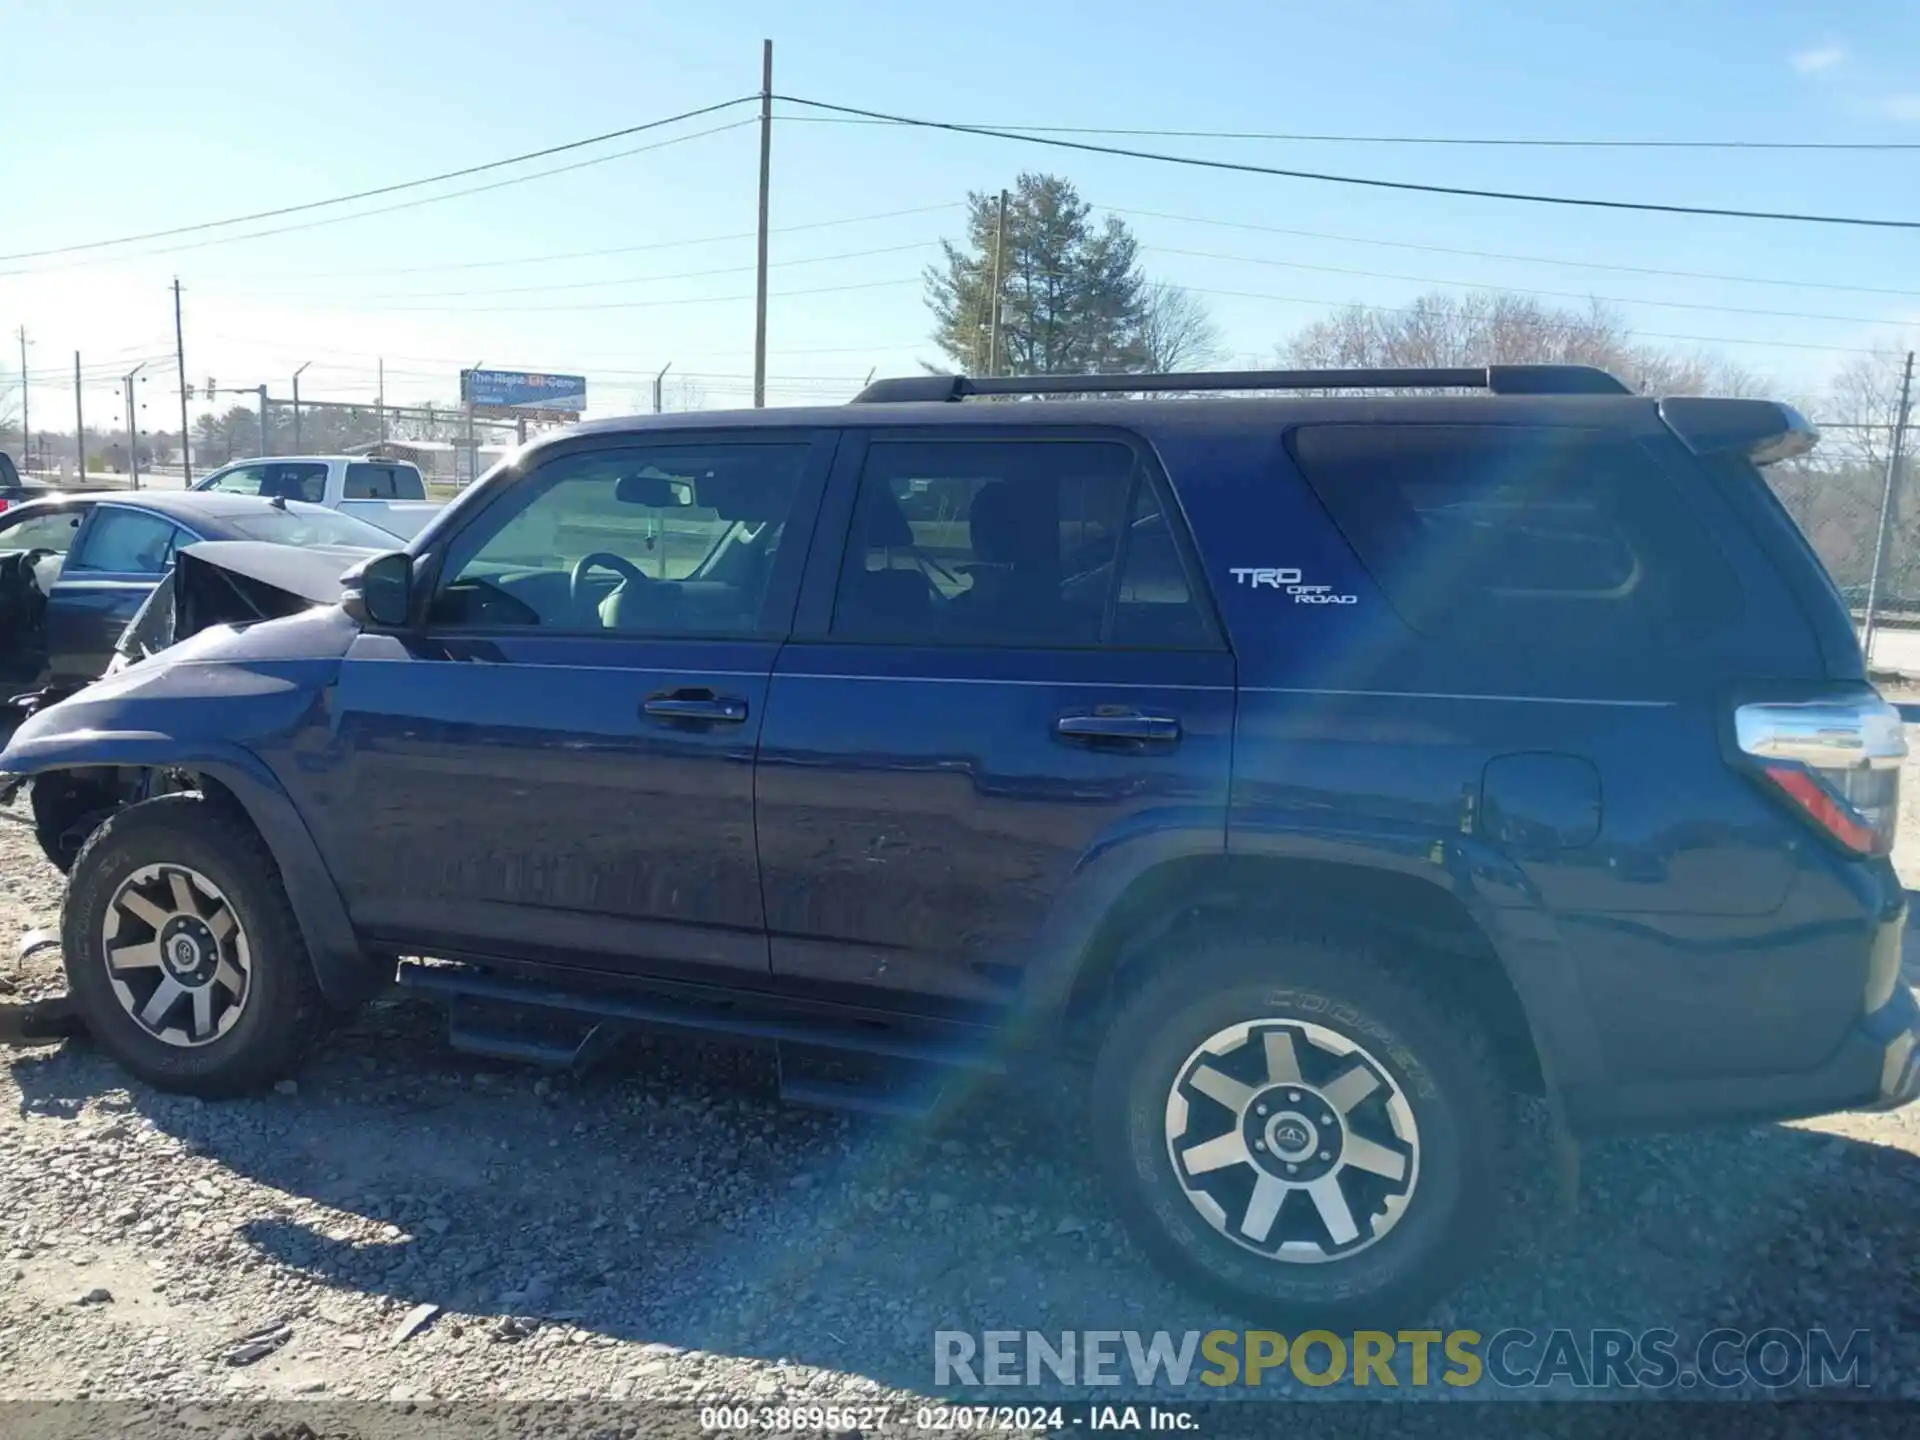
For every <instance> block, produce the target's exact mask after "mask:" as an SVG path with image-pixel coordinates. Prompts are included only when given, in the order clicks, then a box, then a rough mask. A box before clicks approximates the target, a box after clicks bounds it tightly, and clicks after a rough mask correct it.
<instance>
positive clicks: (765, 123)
mask: <svg viewBox="0 0 1920 1440" xmlns="http://www.w3.org/2000/svg"><path fill="white" fill-rule="evenodd" d="M772 178H773V41H771V40H762V41H761V42H760V249H759V254H758V258H757V259H756V260H755V262H754V286H753V408H754V409H756V410H758V409H760V408H761V407H762V406H764V405H765V404H766V403H767V190H768V187H769V184H770V182H771V181H772Z"/></svg>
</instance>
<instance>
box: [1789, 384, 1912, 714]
mask: <svg viewBox="0 0 1920 1440" xmlns="http://www.w3.org/2000/svg"><path fill="white" fill-rule="evenodd" d="M1814 423H1815V424H1816V426H1818V428H1819V430H1820V435H1821V441H1820V445H1819V446H1818V447H1817V448H1816V449H1815V450H1814V452H1813V453H1812V454H1810V455H1807V456H1804V457H1802V458H1800V459H1798V460H1791V461H1784V462H1782V463H1780V464H1777V465H1770V466H1768V467H1767V468H1766V470H1764V471H1763V472H1762V473H1763V474H1764V475H1765V476H1766V477H1767V480H1768V482H1769V483H1770V484H1771V485H1772V487H1773V493H1774V494H1775V495H1777V496H1778V497H1779V499H1780V502H1781V504H1782V505H1784V506H1785V507H1786V509H1787V513H1788V514H1790V515H1791V516H1793V518H1794V521H1795V522H1796V523H1797V524H1798V525H1799V526H1800V529H1801V532H1802V533H1803V534H1805V535H1806V537H1807V540H1808V541H1809V542H1810V543H1811V544H1812V546H1813V548H1814V551H1815V553H1816V554H1818V555H1819V557H1820V559H1821V562H1822V563H1823V564H1825V566H1826V567H1827V573H1828V574H1830V575H1831V576H1832V577H1833V581H1834V584H1836V585H1837V586H1839V587H1840V593H1841V594H1842V595H1843V596H1845V597H1846V601H1847V604H1848V606H1849V608H1850V609H1851V610H1852V611H1853V618H1854V623H1855V625H1856V626H1858V627H1859V629H1860V632H1861V634H1862V637H1863V638H1864V639H1866V640H1867V641H1868V642H1869V644H1870V656H1869V658H1870V660H1871V661H1872V662H1873V664H1874V666H1875V668H1876V669H1880V670H1884V671H1889V672H1895V673H1905V674H1909V675H1911V676H1913V677H1914V678H1915V679H1920V495H1916V494H1915V493H1914V492H1913V488H1912V485H1911V483H1910V481H1911V468H1912V467H1911V457H1910V455H1908V454H1905V453H1903V454H1902V455H1901V459H1900V462H1899V463H1898V464H1897V465H1895V464H1894V463H1893V456H1894V453H1895V444H1894V442H1895V438H1896V433H1897V431H1896V427H1895V426H1893V425H1863V424H1831V423H1829V424H1820V422H1818V421H1816V422H1814ZM1903 438H1905V439H1906V440H1907V441H1908V443H1907V444H1906V445H1903V446H1902V447H1901V449H1902V450H1903V451H1906V450H1908V449H1910V440H1911V437H1903ZM1876 557H1877V558H1878V570H1879V573H1878V575H1877V576H1876V575H1875V561H1876Z"/></svg>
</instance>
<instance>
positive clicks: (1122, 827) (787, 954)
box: [756, 431, 1234, 1003]
mask: <svg viewBox="0 0 1920 1440" xmlns="http://www.w3.org/2000/svg"><path fill="white" fill-rule="evenodd" d="M948 433H949V434H950V433H951V432H948ZM1031 435H1032V432H1031V431H1028V432H1025V435H1023V436H1022V437H1021V438H1005V439H988V438H983V439H972V438H967V439H952V438H932V437H928V438H911V437H902V438H885V437H879V438H875V439H874V440H872V441H871V442H870V443H869V444H867V445H866V446H865V447H864V453H860V451H861V448H862V447H861V446H860V445H859V443H858V442H857V441H856V440H854V439H851V438H850V439H849V441H848V442H847V444H846V445H845V446H843V454H842V460H841V463H840V465H839V466H837V467H836V476H835V482H834V492H835V496H834V501H833V502H832V503H830V505H829V507H828V509H827V511H826V513H825V515H824V516H823V519H822V522H821V527H820V528H821V535H820V537H819V539H818V540H817V541H816V544H815V547H814V548H815V554H814V561H813V566H812V567H811V568H810V570H809V574H808V577H807V583H806V590H805V592H804V593H805V598H804V599H803V601H802V618H801V622H800V626H799V627H798V628H797V630H796V636H795V640H794V641H793V643H791V644H789V645H788V646H786V647H785V649H784V650H783V651H782V652H781V655H780V659H779V662H778V664H777V665H776V667H775V671H774V675H773V683H772V687H771V693H770V694H769V696H768V701H767V721H766V727H765V729H764V731H763V732H762V737H761V749H760V768H759V772H758V776H757V782H756V783H757V790H758V811H759V832H760V859H761V866H762V875H763V879H764V887H765V891H766V902H767V923H768V927H769V931H770V934H771V947H772V961H773V967H774V970H775V972H776V973H777V974H782V975H787V976H794V977H806V978H809V979H814V980H823V981H835V982H842V983H849V984H856V985H861V986H869V987H880V988H883V989H890V990H898V991H908V992H913V993H915V994H916V995H920V996H929V995H931V996H937V997H941V998H944V999H947V1000H961V1001H976V1002H985V1003H1000V1002H1005V1001H1007V1000H1010V999H1011V998H1013V994H1014V991H1015V989H1016V987H1017V985H1018V982H1019V981H1020V980H1021V979H1022V977H1023V975H1024V974H1025V970H1026V967H1027V966H1028V965H1030V964H1032V963H1033V962H1034V961H1035V959H1036V958H1037V956H1036V952H1035V940H1036V937H1037V936H1038V934H1039V932H1040V930H1041V927H1042V925H1043V923H1044V922H1045V921H1046V919H1047V917H1048V915H1049V912H1050V911H1051V910H1052V909H1053V907H1054V906H1055V905H1056V904H1057V903H1059V902H1060V901H1061V899H1062V897H1063V896H1064V895H1065V894H1066V892H1067V891H1068V889H1069V887H1070V886H1072V885H1073V884H1074V883H1075V877H1076V875H1077V874H1081V873H1084V872H1085V871H1086V869H1087V867H1088V866H1089V864H1090V863H1097V861H1098V859H1099V857H1101V856H1103V855H1107V854H1110V853H1112V852H1115V851H1117V850H1121V849H1125V848H1126V847H1128V846H1131V845H1133V844H1135V842H1144V843H1145V844H1146V845H1149V846H1153V845H1173V846H1174V847H1175V848H1184V849H1185V850H1186V851H1187V852H1188V853H1191V851H1192V850H1195V849H1197V850H1200V851H1204V852H1220V851H1222V850H1224V847H1225V835H1226V796H1227V782H1228V775H1229V769H1230V755H1231V743H1232V732H1233V707H1234V692H1233V684H1234V674H1233V659H1232V656H1231V655H1230V654H1229V653H1228V651H1227V650H1226V648H1225V646H1224V645H1223V644H1222V643H1221V641H1220V638H1219V632H1218V629H1217V628H1216V625H1215V623H1214V618H1213V616H1212V615H1211V613H1210V608H1209V606H1208V605H1207V604H1206V602H1205V601H1204V600H1203V599H1202V596H1201V591H1200V589H1199V587H1198V585H1197V583H1196V582H1195V580H1194V572H1193V570H1192V567H1191V565H1190V563H1189V555H1188V552H1187V549H1186V546H1185V543H1184V537H1183V535H1182V533H1181V531H1180V528H1179V523H1178V520H1177V516H1176V514H1175V512H1174V511H1173V509H1172V507H1171V503H1170V500H1169V498H1168V496H1167V494H1166V492H1165V490H1164V488H1163V485H1162V483H1161V481H1160V479H1159V478H1158V476H1157V474H1156V473H1155V470H1154V467H1153V466H1152V464H1151V462H1150V460H1149V459H1148V458H1147V457H1146V456H1145V454H1144V453H1143V452H1142V451H1141V450H1140V449H1139V448H1138V447H1136V446H1135V445H1134V444H1133V443H1131V442H1130V441H1129V440H1127V439H1125V438H1116V437H1111V436H1089V437H1082V438H1070V439H1069V438H1049V439H1034V438H1026V437H1027V436H1031ZM836 515H838V516H839V517H840V518H839V519H838V520H837V521H836V520H835V519H833V518H831V517H834V516H836ZM830 529H832V530H834V531H836V532H837V533H835V534H833V535H832V537H831V538H832V540H833V541H834V542H836V543H835V544H829V543H828V542H829V535H828V532H829V530H830ZM843 535H844V536H845V538H846V544H845V546H844V555H840V554H837V553H835V552H836V550H837V549H838V548H839V547H838V546H837V542H838V541H839V540H840V538H841V537H842V536H843Z"/></svg>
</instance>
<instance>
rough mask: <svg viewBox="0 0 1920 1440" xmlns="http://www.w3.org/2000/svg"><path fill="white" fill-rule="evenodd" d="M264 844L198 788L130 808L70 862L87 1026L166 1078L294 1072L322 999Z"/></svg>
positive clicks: (244, 1088) (158, 1080)
mask: <svg viewBox="0 0 1920 1440" xmlns="http://www.w3.org/2000/svg"><path fill="white" fill-rule="evenodd" d="M264 850H265V847H264V846H263V845H262V843H261V841H260V838H259V836H258V835H257V834H255V833H254V832H253V830H252V829H251V827H249V826H248V825H247V824H246V822H245V821H244V820H243V819H241V818H240V817H239V816H237V815H235V814H233V813H232V812H231V811H229V810H228V809H226V808H225V807H223V806H221V805H219V804H217V803H214V802H211V801H209V800H208V799H206V797H204V796H201V795H196V794H176V795H165V796H161V797H159V798H157V799H153V800H148V801H144V802H142V803H141V804H138V805H134V806H131V807H129V808H128V809H126V810H122V811H121V812H119V813H118V814H116V815H114V816H112V817H111V818H110V819H108V820H107V821H106V822H105V823H104V824H103V825H101V826H100V827H99V829H98V830H96V831H95V832H94V833H93V835H92V837H91V838H90V839H88V841H87V842H86V844H85V846H84V847H83V848H82V849H81V851H80V854H79V856H78V858H77V859H76V860H75V861H74V864H73V874H72V881H71V884H70V885H69V887H68V891H67V903H66V910H65V913H64V915H63V918H62V943H63V948H64V949H65V952H66V965H67V983H68V985H69V987H70V989H71V991H72V994H73V998H74V1001H75V1003H76V1004H77V1005H78V1006H79V1009H80V1014H81V1016H82V1018H83V1019H84V1020H85V1022H86V1026H87V1029H88V1031H89V1032H90V1033H91V1034H92V1035H93V1037H94V1039H95V1040H96V1041H97V1042H98V1043H99V1045H100V1046H101V1048H102V1049H104V1050H106V1051H107V1052H108V1053H109V1054H111V1055H112V1056H113V1057H114V1059H116V1060H118V1061H119V1062H120V1063H121V1064H122V1065H123V1066H125V1067H126V1068H127V1069H128V1070H129V1071H131V1072H132V1073H133V1074H135V1075H136V1076H138V1077H139V1078H140V1079H142V1080H145V1081H146V1082H148V1083H149V1084H151V1085H155V1086H158V1087H159V1088H161V1089H163V1090H175V1091H180V1092H182V1093H186V1094H193V1095H204V1096H228V1095H239V1094H245V1093H247V1092H249V1091H253V1090H257V1089H259V1088H261V1087H263V1086H265V1085H268V1084H271V1083H272V1082H273V1081H274V1080H276V1079H279V1078H281V1077H282V1076H284V1075H287V1074H290V1073H291V1072H292V1071H293V1070H294V1069H295V1068H297V1066H298V1065H299V1062H300V1060H301V1058H302V1056H303V1054H304V1052H305V1051H306V1049H307V1047H308V1046H309V1045H310V1044H311V1042H312V1040H313V1038H314V1037H315V1035H316V1033H317V1032H318V1030H319V1028H320V1026H321V1024H322V1022H323V1020H324V1018H325V1013H326V1012H325V1008H324V1005H323V1003H322V1001H321V999H320V994H319V990H318V988H317V986H316V985H315V983H314V978H313V968H312V965H311V964H310V962H309V961H308V958H307V950H306V946H305V944H304V943H303V941H302V939H301V936H300V930H299V927H298V925H297V924H296V923H295V921H294V918H293V912H292V909H291V907H290V906H289V905H288V904H287V898H286V893H285V891H284V890H283V889H282V887H281V884H280V877H279V875H278V874H277V873H276V872H275V870H274V868H273V865H272V863H271V862H270V861H269V860H267V859H266V858H265V854H264Z"/></svg>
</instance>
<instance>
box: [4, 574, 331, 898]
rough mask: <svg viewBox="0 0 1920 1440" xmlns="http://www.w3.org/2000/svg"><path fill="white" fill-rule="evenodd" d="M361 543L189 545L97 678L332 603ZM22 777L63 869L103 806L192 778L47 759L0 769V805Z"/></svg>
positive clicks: (42, 835) (116, 806) (47, 846)
mask: <svg viewBox="0 0 1920 1440" xmlns="http://www.w3.org/2000/svg"><path fill="white" fill-rule="evenodd" d="M368 553H369V552H365V551H359V550H350V549H345V548H340V547H333V546H317V547H309V548H304V549H296V548H294V547H291V546H286V545H275V544H269V543H266V542H262V541H250V540H210V541H203V542H201V543H200V544H197V545H189V546H188V547H186V548H185V549H183V550H181V551H180V552H179V555H178V556H177V557H176V560H175V563H174V566H173V568H172V569H171V570H170V571H169V572H168V574H167V575H166V577H165V578H164V579H162V580H161V582H160V583H159V585H158V586H156V587H155V589H154V591H153V593H152V595H151V596H149V597H148V599H147V601H146V603H145V604H144V605H142V606H141V608H140V610H139V611H138V612H137V613H136V614H135V615H134V617H133V619H132V620H130V621H129V622H128V623H127V627H126V629H125V630H124V631H122V632H121V635H120V639H119V641H118V643H117V644H116V645H115V647H114V657H113V659H112V661H111V662H110V663H109V664H108V666H107V668H106V671H105V673H104V674H103V675H102V677H101V680H100V681H99V682H96V683H97V684H99V685H109V684H112V683H113V682H114V681H115V679H116V677H118V676H120V675H123V674H125V673H126V672H127V671H129V670H130V669H132V668H133V667H135V666H137V665H140V664H141V663H142V662H144V661H146V660H148V659H150V658H151V657H153V656H155V655H159V654H160V653H161V652H163V651H167V650H171V649H172V648H173V647H175V646H177V645H179V644H180V643H181V642H183V641H186V640H188V639H190V638H192V637H194V636H196V635H200V634H203V633H205V632H207V631H211V630H214V629H216V628H220V627H227V628H229V629H238V628H241V627H247V626H252V625H255V624H258V623H259V622H261V621H264V620H275V619H280V618H283V617H286V616H291V615H298V614H301V613H303V612H305V611H308V610H312V609H315V608H318V607H324V606H330V605H333V604H336V603H337V602H338V601H339V599H340V595H341V590H342V585H341V577H342V575H343V574H344V573H345V572H347V571H349V570H351V569H352V568H353V567H354V566H355V565H357V564H358V563H359V562H361V561H362V560H365V559H366V558H367V555H368ZM92 689H93V687H88V689H87V690H82V691H81V692H80V695H81V696H85V695H87V694H88V692H89V691H90V690H92ZM23 787H30V788H29V791H28V794H29V803H30V805H31V807H32V813H33V826H34V834H35V838H36V839H38V841H39V843H40V848H41V850H42V851H43V852H44V853H45V855H46V857H47V860H48V861H49V863H51V864H52V865H53V866H54V867H55V868H56V869H58V870H60V871H61V872H62V873H63V874H64V873H65V872H66V871H68V870H69V869H70V868H71V867H72V865H73V861H74V857H75V856H77V855H78V854H79V853H80V847H81V846H82V845H84V844H85V843H86V840H87V837H88V836H89V835H91V834H92V833H93V832H94V831H95V830H97V829H98V828H99V827H100V825H101V824H102V823H103V822H104V821H105V820H106V819H107V817H108V816H110V815H112V814H113V813H114V812H115V811H118V810H121V809H123V808H125V807H126V806H128V805H132V804H135V803H137V802H139V801H141V800H145V799H149V798H151V797H152V796H155V795H161V794H166V793H168V792H169V791H173V790H181V789H191V788H194V781H193V779H192V777H191V775H189V774H186V773H184V772H181V771H178V770H175V769H172V768H170V767H156V766H125V765H121V766H80V767H75V768H70V769H53V770H47V771H44V772H42V773H39V774H37V775H32V776H28V775H8V776H3V777H0V805H4V804H7V803H9V802H11V801H12V800H13V798H14V797H15V796H16V795H17V794H18V793H19V792H20V790H21V789H22V788H23Z"/></svg>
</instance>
